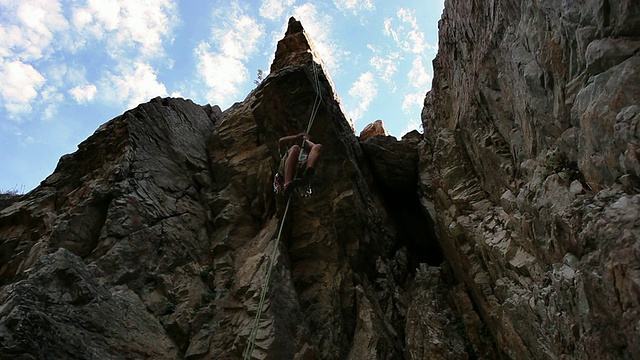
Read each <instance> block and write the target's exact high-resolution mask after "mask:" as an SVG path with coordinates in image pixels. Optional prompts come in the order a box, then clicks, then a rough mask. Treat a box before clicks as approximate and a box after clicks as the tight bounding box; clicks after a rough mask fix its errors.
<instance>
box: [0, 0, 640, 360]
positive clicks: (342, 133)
mask: <svg viewBox="0 0 640 360" xmlns="http://www.w3.org/2000/svg"><path fill="white" fill-rule="evenodd" d="M639 15H640V5H639V4H636V3H635V2H631V1H618V2H614V1H595V0H593V1H591V0H584V1H581V2H579V3H568V2H566V1H559V0H554V1H552V2H551V3H544V4H543V3H541V2H537V1H529V0H527V1H524V2H518V1H515V0H504V1H491V2H488V3H487V2H483V3H481V2H479V1H477V0H472V1H463V0H447V1H446V6H445V12H444V14H443V17H442V20H441V22H440V45H439V49H440V50H439V53H438V56H437V58H436V60H435V61H434V67H435V76H434V82H433V90H432V91H431V92H429V93H428V94H427V97H426V100H425V107H424V110H423V119H422V120H423V127H424V129H425V133H424V134H420V133H418V132H412V133H409V134H407V135H406V136H404V137H403V138H402V139H400V140H397V139H396V138H394V137H391V136H386V134H385V133H384V132H380V126H376V125H375V124H374V125H372V126H371V129H372V130H373V132H372V133H368V135H366V136H362V137H361V138H360V139H358V138H357V137H356V136H355V134H354V131H353V126H352V124H351V123H350V122H349V121H348V120H347V119H346V118H345V115H344V113H343V111H342V109H341V106H340V101H339V100H338V97H337V95H336V94H335V93H334V90H333V87H332V83H331V80H330V78H329V76H328V74H327V73H326V71H325V69H324V67H323V65H322V61H321V60H320V59H319V58H318V57H317V55H316V54H315V51H314V50H313V45H312V43H311V41H310V39H309V38H308V37H307V36H306V34H305V32H304V29H303V28H302V25H301V24H300V23H299V22H298V21H296V20H295V19H293V18H292V19H291V20H290V22H289V27H288V30H287V32H286V34H285V37H284V38H283V39H282V40H281V41H280V42H279V43H278V47H277V50H276V56H275V59H274V61H273V64H272V66H271V73H270V74H269V76H267V77H266V78H265V79H264V80H263V81H262V82H261V83H260V84H259V85H258V86H257V87H256V88H255V89H254V90H253V91H252V92H251V93H250V94H248V96H247V97H246V99H244V100H243V101H242V102H238V103H236V104H234V105H233V106H232V107H231V108H229V109H226V110H225V111H221V109H220V108H218V107H217V106H210V105H205V106H200V105H197V104H194V103H193V102H191V101H189V100H183V99H171V98H167V99H160V98H156V99H153V100H151V101H150V102H148V103H145V104H141V105H139V106H138V107H136V108H135V109H132V110H129V111H127V112H125V113H124V114H123V115H121V116H119V117H116V118H115V119H113V120H111V121H109V122H107V123H105V124H104V125H103V126H101V127H100V128H99V129H98V130H97V131H96V132H95V133H94V134H93V135H92V136H91V137H89V138H88V139H87V140H86V141H84V142H82V143H81V144H80V145H79V148H78V151H76V152H75V153H73V154H70V155H66V156H64V157H62V158H61V159H60V162H59V163H58V166H57V168H56V170H55V171H54V173H53V174H52V175H51V176H49V177H48V178H47V179H45V180H44V181H43V182H42V183H41V185H40V186H39V187H38V188H36V189H35V190H33V191H31V192H30V193H28V194H25V195H22V196H13V195H12V196H4V197H2V198H1V199H0V358H3V359H4V358H9V359H11V358H16V359H43V358H46V359H90V358H100V359H238V358H242V356H243V352H244V351H245V349H247V348H248V347H249V345H251V344H254V345H255V347H254V349H253V351H252V352H251V353H250V354H249V355H250V357H251V358H254V359H353V360H355V359H401V358H405V359H496V358H497V359H532V358H535V359H557V358H563V359H618V358H629V359H636V358H640V356H639V355H638V354H640V348H639V347H640V333H639V332H640V330H638V326H637V324H638V319H640V314H639V313H638V312H639V307H638V302H639V301H640V300H639V299H640V296H639V294H640V273H638V270H637V269H639V268H640V263H639V260H638V257H639V255H638V254H640V248H639V245H638V244H640V241H639V238H640V221H639V218H640V216H639V214H640V194H639V192H640V185H639V184H640V180H639V179H640V160H639V159H640V152H639V150H638V149H640V130H639V129H640V125H639V122H640V101H639V100H640V89H639V88H638V84H640V81H639V80H640V56H639V55H638V49H639V48H640V43H639V41H640V40H638V39H640V20H639V19H640V16H639ZM308 127H310V136H311V137H312V139H313V141H314V142H317V143H321V144H322V145H323V153H322V159H321V163H320V165H319V168H318V169H317V170H316V172H315V175H314V178H313V180H312V183H311V185H312V187H313V190H314V195H313V196H311V197H298V196H297V195H295V196H293V197H292V198H291V200H290V201H289V202H288V203H287V202H286V201H285V199H283V198H282V197H281V195H277V194H274V193H273V191H272V178H273V175H274V173H275V172H276V170H277V167H278V164H279V161H280V159H279V158H278V148H277V140H278V139H279V138H280V137H281V136H286V135H291V134H297V133H299V132H301V131H304V130H305V129H307V128H308ZM382 130H384V127H382ZM267 274H269V276H267ZM266 279H269V281H268V282H266ZM265 283H266V288H267V292H266V293H265V292H262V289H263V285H265ZM261 297H264V302H262V301H261ZM260 311H261V312H262V315H261V317H260V318H259V321H258V322H256V320H255V319H256V314H257V313H258V312H260ZM256 326H257V327H256ZM254 329H255V330H257V331H255V332H253V330H254Z"/></svg>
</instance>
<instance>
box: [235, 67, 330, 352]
mask: <svg viewBox="0 0 640 360" xmlns="http://www.w3.org/2000/svg"><path fill="white" fill-rule="evenodd" d="M312 62H313V80H314V89H315V90H316V98H315V100H314V101H313V106H312V107H311V117H310V119H309V125H307V132H306V133H305V134H309V132H310V131H311V126H312V125H313V121H314V120H315V119H316V115H317V114H318V109H319V108H320V104H321V103H322V97H321V96H320V79H319V77H318V70H317V68H316V62H315V61H313V60H312ZM304 142H305V139H302V145H301V146H300V147H301V148H302V147H303V146H304ZM301 155H302V151H300V154H299V155H298V160H300V156H301ZM297 175H298V169H297V168H296V175H295V176H294V178H295V177H296V176H297ZM290 203H291V194H289V196H288V197H287V206H286V207H285V209H284V213H283V215H282V220H281V222H280V230H278V237H277V238H276V243H275V244H274V245H273V250H271V259H270V261H269V267H268V268H267V274H266V277H265V280H264V283H263V284H262V290H261V291H260V301H259V302H258V309H257V310H256V316H255V318H254V319H253V328H252V329H251V332H250V333H249V340H248V343H247V347H246V348H245V350H244V352H243V353H242V357H243V358H244V359H245V360H249V359H251V355H252V354H253V350H255V348H256V336H257V334H258V325H259V324H260V318H261V317H262V311H263V310H264V300H265V298H266V296H267V290H268V289H269V279H270V278H271V272H272V271H273V268H274V266H275V263H276V256H277V255H278V248H279V247H280V236H281V235H282V229H283V228H284V222H285V220H286V219H287V213H288V212H289V204H290Z"/></svg>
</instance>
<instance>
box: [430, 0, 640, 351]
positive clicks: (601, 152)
mask: <svg viewBox="0 0 640 360" xmlns="http://www.w3.org/2000/svg"><path fill="white" fill-rule="evenodd" d="M639 15H640V3H638V2H637V1H624V0H623V1H578V2H566V1H547V2H539V1H491V2H489V3H487V2H480V1H461V0H448V1H446V6H445V12H444V14H443V16H442V20H441V21H440V47H439V53H438V56H437V58H436V60H435V61H434V67H435V77H434V82H433V90H432V91H431V92H430V93H429V94H428V96H427V99H426V101H425V108H424V110H423V126H424V129H425V135H424V138H425V142H424V144H423V146H422V148H421V151H420V169H421V170H420V177H421V193H422V194H423V196H422V202H423V203H425V204H428V205H429V206H431V205H432V204H433V208H434V212H433V214H434V217H435V219H436V221H435V223H436V226H437V234H438V238H439V240H440V243H441V245H442V248H443V253H444V255H445V259H446V260H447V262H448V263H449V264H450V266H451V267H452V269H453V272H454V274H455V277H456V279H458V280H459V281H460V282H461V285H463V286H464V287H465V289H466V291H467V292H468V293H469V294H470V295H471V299H472V301H473V302H474V304H475V306H476V307H477V310H478V314H479V315H480V318H481V320H482V322H483V323H484V324H485V325H486V327H487V330H488V331H489V332H490V333H491V335H492V337H493V338H494V339H495V345H496V347H497V349H498V353H499V356H500V357H504V358H510V359H532V358H535V359H545V358H549V359H557V358H575V359H619V358H640V331H639V329H638V326H637V324H638V319H639V318H640V313H639V311H640V308H639V307H638V306H639V304H638V302H639V301H640V297H639V296H638V295H639V294H640V273H639V272H638V270H637V269H638V268H639V266H640V262H639V255H638V254H639V252H638V249H639V247H638V246H639V244H640V241H639V240H640V216H639V214H640V195H638V192H639V188H640V187H639V182H638V179H639V176H640V173H639V171H638V170H640V168H639V167H638V164H639V162H638V161H639V159H640V152H639V150H638V149H640V147H638V145H639V144H640V132H639V129H640V128H639V127H638V123H639V120H640V107H639V106H638V105H640V86H639V84H640V57H639V56H638V52H637V50H638V38H639V36H640V20H639V19H640V16H639ZM435 109H437V111H436V110H435Z"/></svg>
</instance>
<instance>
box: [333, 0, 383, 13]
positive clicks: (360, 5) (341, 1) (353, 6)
mask: <svg viewBox="0 0 640 360" xmlns="http://www.w3.org/2000/svg"><path fill="white" fill-rule="evenodd" d="M333 4H334V5H335V6H336V7H337V8H338V9H339V10H340V11H345V10H351V11H353V12H354V13H357V12H358V10H361V9H362V10H373V9H375V8H376V7H375V6H374V5H373V1H372V0H333Z"/></svg>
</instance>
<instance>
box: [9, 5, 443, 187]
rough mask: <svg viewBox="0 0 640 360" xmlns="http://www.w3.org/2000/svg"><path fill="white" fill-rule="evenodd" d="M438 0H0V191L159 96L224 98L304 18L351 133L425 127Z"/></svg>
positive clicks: (243, 89) (34, 178)
mask: <svg viewBox="0 0 640 360" xmlns="http://www.w3.org/2000/svg"><path fill="white" fill-rule="evenodd" d="M443 3H444V0H400V1H390V0H384V1H383V0H325V1H305V0H252V1H233V0H232V1H229V0H226V1H220V0H206V1H205V0H0V192H3V191H17V192H21V193H25V192H28V191H30V190H31V189H33V188H35V187H36V186H37V185H39V184H40V182H41V181H42V180H44V179H45V178H46V177H47V176H48V175H50V174H51V173H52V172H53V171H54V169H55V166H56V164H57V162H58V160H59V158H60V157H61V156H62V155H64V154H68V153H72V152H74V151H76V149H77V145H78V144H79V143H80V142H82V141H83V140H85V139H86V138H87V137H89V136H90V135H91V134H92V133H93V132H94V131H95V130H96V129H97V128H98V127H99V126H100V125H101V124H103V123H105V122H107V121H108V120H110V119H112V118H114V117H116V116H118V115H120V114H122V113H123V112H125V111H126V110H128V109H131V108H133V107H135V106H137V105H138V104H140V103H144V102H147V101H149V100H150V99H152V98H154V97H156V96H162V97H166V96H174V97H183V98H188V99H191V100H193V101H194V102H195V103H197V104H201V105H204V104H212V105H219V106H220V107H221V108H222V110H225V109H226V108H228V107H229V106H231V105H232V104H233V103H235V102H238V101H242V100H244V98H245V97H246V96H247V95H248V94H249V92H250V91H251V90H252V89H253V88H255V87H256V84H255V83H254V82H255V81H256V80H258V70H259V69H260V70H264V71H265V75H266V74H268V71H269V68H270V65H271V62H272V60H273V56H274V53H275V49H276V44H277V41H278V40H280V39H282V38H283V37H284V33H285V31H286V25H287V21H288V19H289V17H291V16H294V17H295V18H296V19H298V20H300V21H301V22H302V25H303V27H304V28H305V30H306V32H307V33H308V34H309V36H310V37H311V39H312V41H313V43H314V45H315V47H316V50H317V52H318V53H319V55H320V57H321V58H322V61H323V62H324V65H325V69H326V71H327V72H328V73H329V76H330V77H331V78H332V80H333V82H334V85H335V91H336V93H337V94H338V96H339V98H340V100H341V102H342V105H343V108H344V110H345V112H346V116H347V118H350V119H351V120H352V122H353V124H354V125H355V128H356V133H357V134H358V133H359V132H360V130H362V129H363V128H364V127H365V126H366V125H367V124H369V123H371V122H373V121H375V120H377V119H382V120H383V121H384V123H385V125H386V127H387V129H388V131H389V133H390V134H391V135H394V136H396V137H400V136H402V135H403V134H405V133H406V132H408V131H410V130H413V129H418V130H420V128H419V127H420V112H421V110H422V104H423V100H424V97H425V94H426V93H427V91H428V90H429V89H430V88H431V80H432V76H433V70H432V66H431V62H432V60H433V58H434V57H435V55H436V52H437V50H438V49H437V31H438V20H439V19H440V16H441V14H442V9H443Z"/></svg>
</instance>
